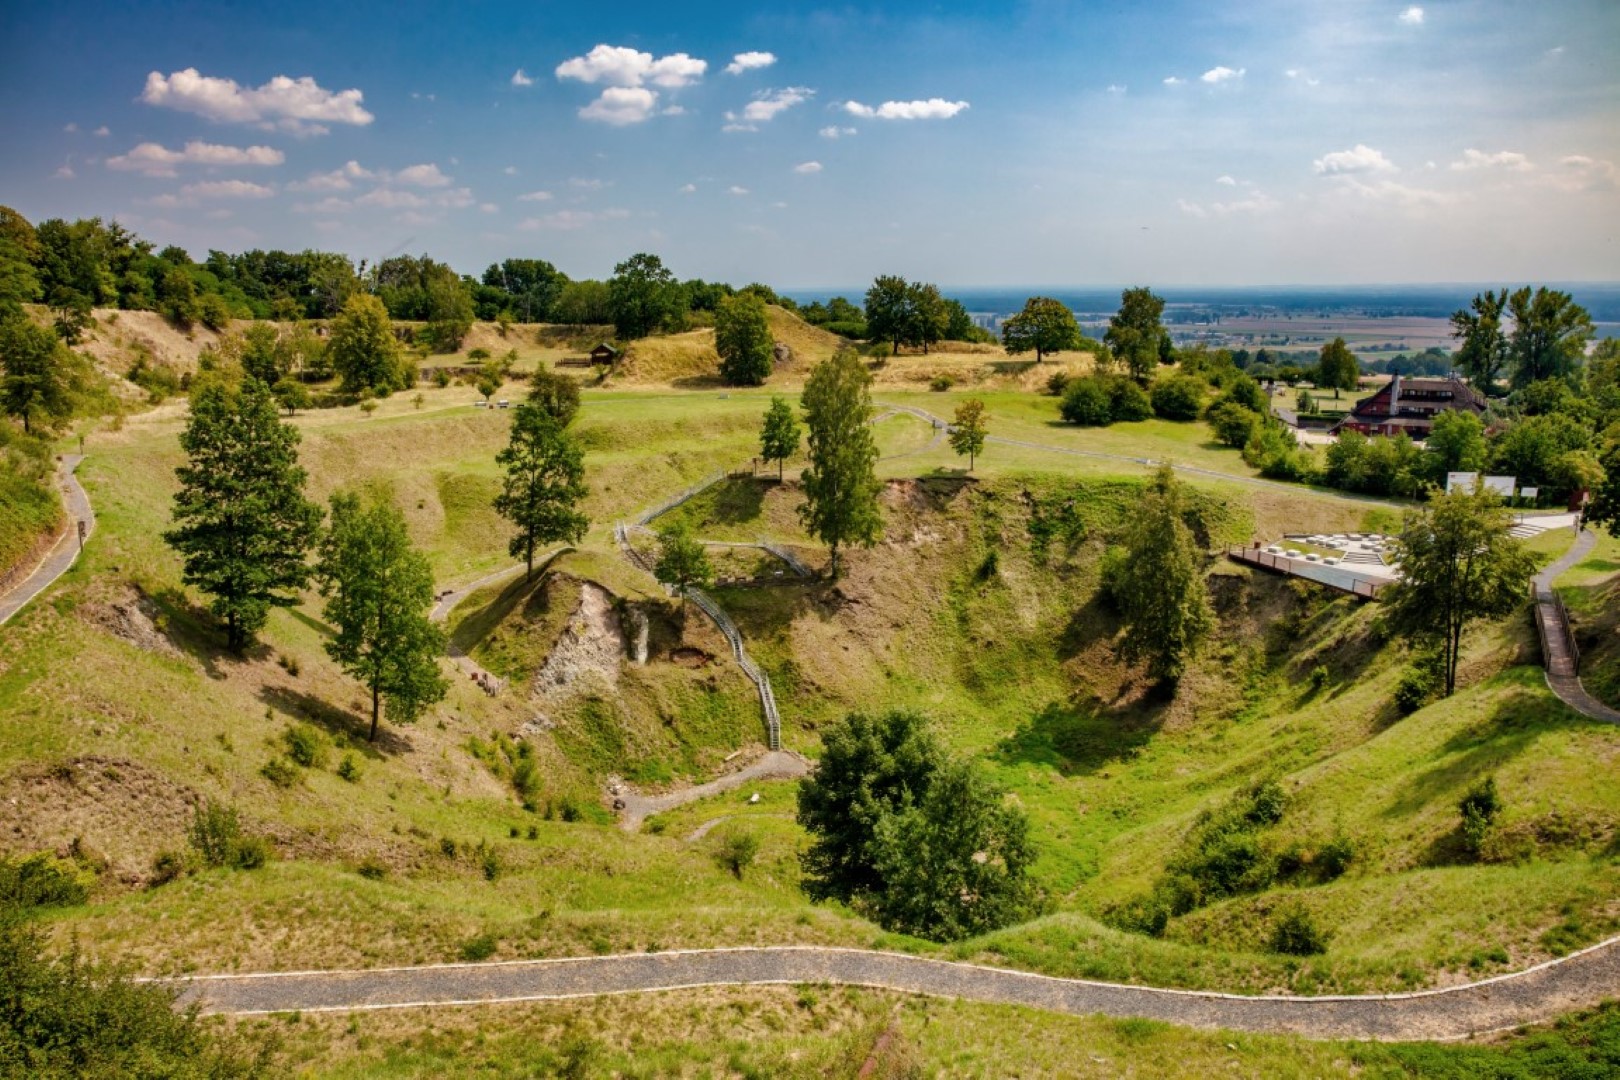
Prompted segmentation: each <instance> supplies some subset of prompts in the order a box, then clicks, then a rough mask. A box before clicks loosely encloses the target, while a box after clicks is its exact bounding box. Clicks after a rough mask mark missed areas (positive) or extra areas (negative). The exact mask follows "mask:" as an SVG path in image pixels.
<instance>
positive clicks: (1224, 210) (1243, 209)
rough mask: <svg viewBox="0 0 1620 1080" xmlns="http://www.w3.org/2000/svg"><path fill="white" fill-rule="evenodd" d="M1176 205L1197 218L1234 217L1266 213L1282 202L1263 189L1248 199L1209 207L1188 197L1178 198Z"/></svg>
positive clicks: (1211, 204)
mask: <svg viewBox="0 0 1620 1080" xmlns="http://www.w3.org/2000/svg"><path fill="white" fill-rule="evenodd" d="M1176 205H1177V206H1178V207H1180V208H1181V211H1182V213H1184V214H1188V215H1190V216H1192V217H1196V218H1208V217H1218V218H1221V217H1233V216H1236V215H1239V214H1249V215H1254V214H1264V213H1268V212H1270V211H1272V210H1275V209H1277V207H1279V206H1281V205H1282V204H1281V203H1279V202H1278V201H1277V200H1276V199H1273V198H1272V197H1271V196H1270V195H1267V194H1266V193H1265V192H1263V191H1257V192H1255V193H1254V194H1253V195H1250V196H1249V197H1248V198H1246V199H1234V200H1233V201H1231V202H1215V203H1210V204H1209V205H1208V206H1207V207H1206V206H1204V205H1203V204H1202V203H1195V202H1189V201H1187V200H1186V199H1177V200H1176Z"/></svg>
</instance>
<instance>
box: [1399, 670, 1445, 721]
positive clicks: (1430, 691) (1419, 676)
mask: <svg viewBox="0 0 1620 1080" xmlns="http://www.w3.org/2000/svg"><path fill="white" fill-rule="evenodd" d="M1438 689H1439V680H1438V679H1437V678H1435V673H1434V671H1433V670H1432V669H1431V667H1430V666H1429V665H1428V664H1424V663H1415V664H1412V665H1410V666H1408V667H1407V669H1406V670H1405V671H1403V672H1401V680H1400V682H1398V683H1396V684H1395V710H1396V711H1397V712H1399V713H1400V714H1401V715H1402V716H1410V715H1412V714H1413V713H1415V712H1417V711H1418V710H1419V709H1421V708H1423V706H1425V705H1427V704H1428V703H1429V701H1430V700H1431V699H1433V697H1434V695H1435V691H1437V690H1438Z"/></svg>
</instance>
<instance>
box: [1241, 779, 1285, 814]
mask: <svg viewBox="0 0 1620 1080" xmlns="http://www.w3.org/2000/svg"><path fill="white" fill-rule="evenodd" d="M1287 807H1288V793H1287V792H1285V791H1284V790H1283V789H1282V785H1281V784H1278V783H1277V782H1276V781H1274V780H1267V781H1265V782H1264V783H1262V784H1259V785H1257V786H1256V787H1255V788H1254V789H1253V790H1252V791H1250V792H1249V809H1248V812H1247V813H1245V814H1244V818H1245V820H1247V821H1249V822H1251V823H1252V824H1255V825H1275V824H1277V822H1279V821H1281V820H1282V816H1283V811H1284V810H1285V809H1287Z"/></svg>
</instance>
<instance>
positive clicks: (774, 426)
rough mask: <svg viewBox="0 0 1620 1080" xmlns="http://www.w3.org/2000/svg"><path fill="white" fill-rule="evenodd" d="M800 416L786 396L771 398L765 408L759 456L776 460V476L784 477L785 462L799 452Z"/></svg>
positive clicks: (769, 460) (760, 434)
mask: <svg viewBox="0 0 1620 1080" xmlns="http://www.w3.org/2000/svg"><path fill="white" fill-rule="evenodd" d="M799 439H800V430H799V418H798V417H796V416H794V415H793V408H792V406H790V405H789V404H788V403H787V399H786V398H784V397H773V398H771V407H770V408H769V409H766V410H765V424H764V426H763V427H762V428H761V429H760V433H759V456H760V457H761V458H763V459H764V460H765V461H767V462H771V461H774V462H776V478H777V479H778V480H780V479H782V472H783V463H784V462H786V461H787V459H788V458H790V457H792V456H793V455H794V454H797V453H798V452H799Z"/></svg>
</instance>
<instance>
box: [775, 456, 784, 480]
mask: <svg viewBox="0 0 1620 1080" xmlns="http://www.w3.org/2000/svg"><path fill="white" fill-rule="evenodd" d="M786 467H787V458H777V459H776V482H777V483H778V484H780V483H781V482H782V475H783V473H782V470H783V469H785V468H786Z"/></svg>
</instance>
